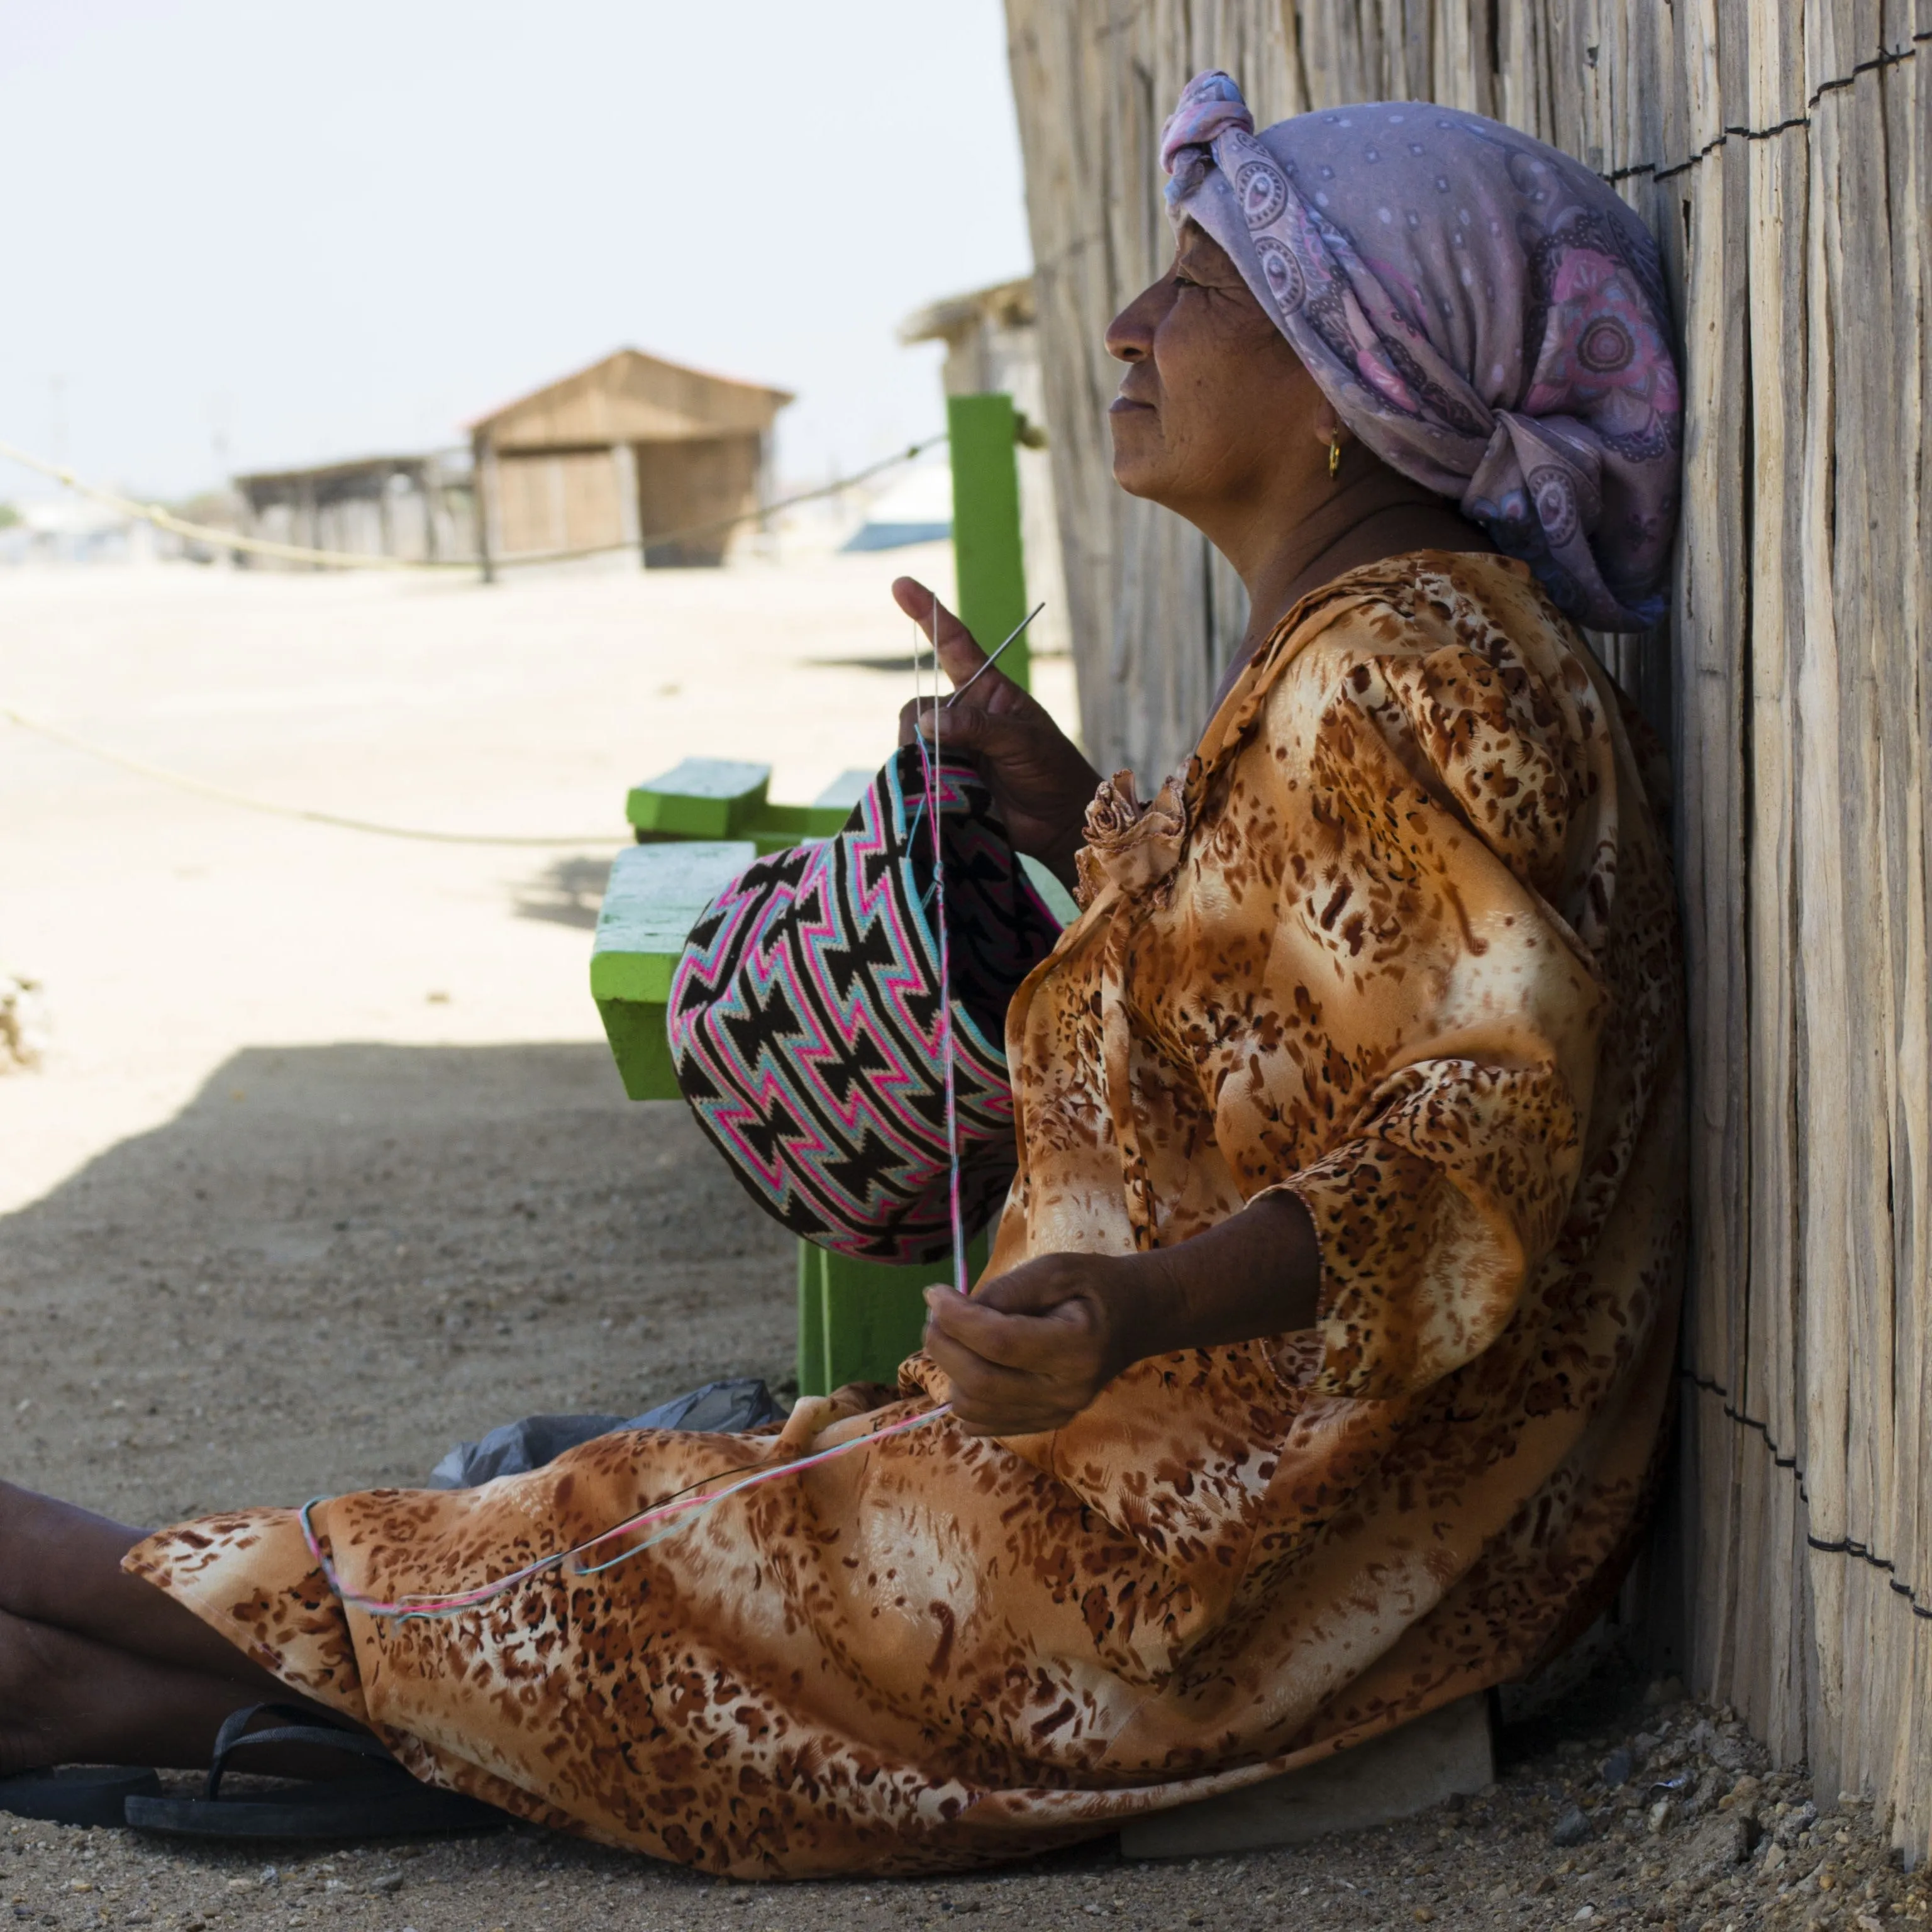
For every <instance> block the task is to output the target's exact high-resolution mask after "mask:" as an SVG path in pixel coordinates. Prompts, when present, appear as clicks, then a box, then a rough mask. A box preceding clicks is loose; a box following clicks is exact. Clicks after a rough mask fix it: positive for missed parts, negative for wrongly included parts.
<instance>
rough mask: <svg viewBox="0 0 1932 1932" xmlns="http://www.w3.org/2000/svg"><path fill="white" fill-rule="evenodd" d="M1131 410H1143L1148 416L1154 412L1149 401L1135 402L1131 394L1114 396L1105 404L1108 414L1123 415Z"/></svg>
mask: <svg viewBox="0 0 1932 1932" xmlns="http://www.w3.org/2000/svg"><path fill="white" fill-rule="evenodd" d="M1130 410H1146V411H1147V412H1148V414H1149V415H1150V416H1151V415H1152V414H1153V413H1154V405H1153V404H1151V403H1137V402H1136V401H1134V399H1133V397H1131V396H1116V397H1115V398H1114V400H1113V401H1112V402H1111V403H1109V404H1108V405H1107V413H1108V414H1109V416H1126V415H1127V413H1129V412H1130Z"/></svg>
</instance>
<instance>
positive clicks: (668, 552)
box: [637, 430, 766, 567]
mask: <svg viewBox="0 0 1932 1932" xmlns="http://www.w3.org/2000/svg"><path fill="white" fill-rule="evenodd" d="M765 445H766V438H765V437H763V435H761V434H760V433H759V432H757V431H755V430H753V431H741V432H739V434H735V435H731V436H708V437H691V438H688V439H686V440H683V441H680V442H676V443H639V444H638V445H637V520H638V523H639V526H640V529H642V531H643V538H644V546H645V547H644V560H645V562H646V563H648V564H650V565H654V566H660V565H661V566H673V567H674V566H678V565H687V564H715V563H721V562H723V561H724V553H725V552H726V551H727V550H728V549H729V548H730V545H731V542H732V540H733V537H734V536H735V535H736V534H737V532H735V531H732V530H728V529H723V530H704V529H698V528H697V526H700V525H703V524H704V523H709V522H710V521H711V520H712V518H714V517H737V516H742V515H743V514H745V512H746V511H748V510H754V509H756V508H757V506H758V485H759V483H760V480H761V479H762V478H763V472H764V460H765ZM686 529H695V530H696V532H697V533H696V534H695V535H692V536H691V537H689V538H685V540H684V541H682V542H679V543H670V544H665V543H653V542H652V541H651V538H653V537H655V536H669V535H674V534H675V533H676V532H678V531H679V530H686Z"/></svg>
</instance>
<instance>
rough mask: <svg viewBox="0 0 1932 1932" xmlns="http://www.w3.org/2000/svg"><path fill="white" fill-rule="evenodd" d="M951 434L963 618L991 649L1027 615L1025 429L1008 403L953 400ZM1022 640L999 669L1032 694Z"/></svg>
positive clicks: (1006, 399)
mask: <svg viewBox="0 0 1932 1932" xmlns="http://www.w3.org/2000/svg"><path fill="white" fill-rule="evenodd" d="M946 428H947V437H948V440H949V442H950V446H951V449H952V455H953V566H954V568H955V571H956V573H957V575H958V578H959V616H960V620H961V622H963V623H964V624H965V626H966V628H967V629H968V630H969V631H971V632H972V633H973V634H974V637H976V638H977V639H978V640H979V643H980V648H981V649H983V650H989V651H990V650H992V649H994V647H995V646H996V645H998V643H999V641H1000V640H1001V638H1002V637H1004V636H1005V635H1006V634H1007V632H1008V631H1010V630H1011V629H1012V628H1013V626H1014V625H1016V624H1017V623H1018V622H1019V621H1020V619H1022V617H1024V616H1025V615H1026V613H1027V595H1026V556H1025V550H1024V548H1023V547H1022V543H1021V539H1020V471H1019V460H1018V459H1017V457H1016V450H1017V449H1018V446H1019V421H1018V419H1017V418H1016V416H1015V415H1014V412H1013V398H1012V397H1010V396H1004V395H989V396H949V397H947V399H946ZM1030 664H1031V656H1030V654H1029V652H1028V649H1027V640H1026V639H1025V637H1020V638H1017V639H1016V640H1015V641H1014V642H1013V644H1012V645H1011V646H1010V647H1009V649H1008V650H1007V654H1006V655H1005V656H1004V657H1003V658H1001V660H1000V668H1001V670H1003V671H1004V672H1005V673H1007V676H1009V677H1010V678H1011V679H1013V682H1015V683H1016V684H1017V685H1020V686H1021V687H1022V689H1027V688H1031V679H1030V677H1029V676H1028V670H1029V667H1030Z"/></svg>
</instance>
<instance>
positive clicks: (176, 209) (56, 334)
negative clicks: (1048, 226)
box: [0, 0, 1028, 500]
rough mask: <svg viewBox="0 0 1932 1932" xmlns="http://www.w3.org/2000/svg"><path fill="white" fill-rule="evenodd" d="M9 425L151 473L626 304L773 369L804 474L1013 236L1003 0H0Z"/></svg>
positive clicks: (876, 433) (111, 477)
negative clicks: (914, 317)
mask: <svg viewBox="0 0 1932 1932" xmlns="http://www.w3.org/2000/svg"><path fill="white" fill-rule="evenodd" d="M0 197H4V199H0V236H4V237H5V253H4V257H0V260H4V263H5V269H4V272H0V286H4V288H5V306H4V308H0V440H6V441H8V442H11V443H17V444H18V445H20V446H23V447H24V448H27V449H33V450H35V451H37V452H43V453H46V454H48V455H60V456H64V457H65V460H67V461H68V463H71V465H72V466H74V468H75V469H77V471H79V472H81V473H83V474H84V475H89V476H92V477H94V478H100V479H102V480H105V481H113V482H117V483H123V484H128V485H130V486H132V487H136V488H137V489H139V490H144V491H146V492H148V493H163V492H166V493H184V492H186V491H187V490H191V489H193V488H195V487H199V486H200V485H202V484H205V483H207V482H208V481H211V480H212V479H213V478H214V476H215V475H217V472H218V469H219V467H220V464H219V463H218V460H217V446H218V444H220V443H225V446H226V451H227V466H229V468H232V469H250V468H259V467H267V466H279V465H284V464H296V463H305V462H309V461H314V460H323V459H326V458H331V457H336V456H346V455H356V454H359V453H362V452H368V451H373V450H376V449H396V448H401V449H416V448H422V447H427V446H434V445H437V444H439V443H443V442H446V441H448V440H452V439H453V438H454V437H455V435H456V434H457V431H458V425H459V424H460V422H462V421H463V419H466V418H467V417H469V416H472V415H476V414H480V413H482V412H483V411H484V410H486V409H487V408H488V407H490V406H491V405H492V404H495V403H497V402H499V401H504V400H506V399H507V398H510V397H511V396H514V395H519V394H520V393H522V392H524V391H525V390H527V389H532V388H535V387H536V386H538V384H540V383H544V382H546V381H547V380H550V379H551V378H552V377H556V376H559V375H562V374H565V372H567V371H569V370H571V369H572V368H576V367H578V366H580V365H582V364H583V363H585V362H589V361H592V359H595V358H596V357H598V356H601V355H603V354H604V353H606V352H607V351H608V350H611V349H613V348H616V347H618V346H619V345H620V344H633V345H634V346H635V347H639V348H642V349H647V350H653V351H655V352H657V353H661V354H663V355H666V356H670V357H673V358H674V359H678V360H680V361H686V362H693V363H695V364H697V365H700V366H702V367H707V368H715V369H718V370H720V371H723V372H724V373H726V374H734V375H742V376H746V377H752V378H754V379H756V380H762V381H766V382H769V383H775V384H778V385H779V386H783V387H785V388H787V389H795V390H796V391H797V392H798V393H799V401H798V402H797V403H796V404H794V405H793V407H792V408H791V409H790V410H787V412H786V413H785V414H784V416H782V417H781V419H780V467H781V471H782V472H783V473H784V475H786V476H787V478H798V477H800V476H805V477H815V476H817V475H823V474H825V473H826V471H827V469H828V467H829V466H830V465H832V464H834V463H836V464H838V465H841V466H852V465H853V464H856V463H859V462H861V461H863V460H865V459H866V458H869V457H871V456H872V455H875V454H877V453H879V452H881V451H883V449H888V448H889V447H890V446H892V444H893V443H895V442H896V441H899V440H904V439H906V438H909V437H913V436H914V435H916V434H920V433H921V432H922V431H926V430H929V429H930V428H933V427H935V426H936V425H937V424H938V422H939V421H940V420H941V401H940V397H939V389H938V375H937V353H936V350H935V349H934V348H932V347H926V348H925V349H922V350H903V349H901V348H899V347H898V346H897V344H896V342H895V337H894V330H895V326H896V325H897V323H898V322H899V320H901V318H902V317H904V315H906V314H907V313H908V312H909V311H911V310H913V309H914V308H917V307H919V305H922V303H924V302H928V301H930V300H931V299H933V298H934V297H935V296H942V295H947V294H950V293H955V292H956V291H959V290H964V289H968V288H972V287H977V286H978V285H980V284H983V283H986V282H990V281H997V280H999V279H1001V278H1004V277H1006V276H1009V275H1019V274H1023V273H1025V271H1026V269H1027V266H1028V248H1027V239H1026V224H1025V211H1024V208H1023V206H1022V198H1021V180H1020V166H1019V144H1018V139H1017V136H1016V133H1015V130H1014V125H1013V107H1012V101H1011V98H1010V92H1009V89H1008V83H1007V71H1006V50H1005V35H1004V23H1003V19H1002V11H1001V5H1000V0H944V4H941V0H820V4H819V5H816V6H812V7H802V6H799V5H797V4H796V0H685V4H682V5H679V4H674V0H543V4H541V5H533V4H531V0H521V4H518V5H503V4H499V0H460V4H459V0H330V4H329V5H328V6H326V7H317V6H314V5H307V4H302V5H298V4H296V0H0ZM47 488H48V486H46V485H43V484H39V483H38V482H37V481H35V479H34V478H32V477H31V475H29V474H28V472H25V471H23V470H22V469H20V468H19V467H17V466H14V465H11V464H9V463H6V462H5V461H4V460H0V497H8V496H10V497H13V498H14V499H17V500H18V499H27V498H30V497H33V496H40V495H43V494H45V493H47Z"/></svg>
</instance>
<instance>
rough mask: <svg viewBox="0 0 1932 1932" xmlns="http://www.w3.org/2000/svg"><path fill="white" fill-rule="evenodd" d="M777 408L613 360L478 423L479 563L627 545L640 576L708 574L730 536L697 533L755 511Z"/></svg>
mask: <svg viewBox="0 0 1932 1932" xmlns="http://www.w3.org/2000/svg"><path fill="white" fill-rule="evenodd" d="M791 400H792V398H791V396H790V394H789V393H788V392H787V391H785V390H783V389H766V388H764V387H763V386H760V384H757V383H740V382H735V381H733V380H730V378H729V377H723V376H710V375H706V374H704V373H703V371H700V370H697V369H685V368H680V367H679V365H677V364H676V363H675V362H662V361H660V360H659V359H658V358H657V357H656V356H646V355H645V354H643V353H642V352H641V351H640V350H635V349H620V350H618V351H617V353H616V354H615V355H614V356H606V357H605V358H604V360H603V361H602V362H595V363H592V365H591V366H590V367H589V368H587V369H581V370H579V371H577V374H575V375H574V376H566V377H564V378H563V379H562V381H560V382H556V383H550V384H549V385H547V386H546V387H544V388H543V389H538V390H537V391H535V392H534V393H533V394H532V395H527V396H525V397H523V398H521V399H520V401H516V402H514V403H509V404H505V406H504V407H502V408H501V409H499V410H493V411H492V412H491V413H490V414H489V415H488V416H481V417H479V418H478V419H477V420H476V421H475V422H473V423H472V424H471V425H469V428H470V435H471V446H472V452H473V455H474V466H475V474H476V476H477V478H478V488H479V493H480V499H481V503H482V505H483V517H484V525H483V526H484V532H485V533H486V535H487V540H488V543H489V547H490V555H491V556H493V557H496V558H500V559H510V558H514V557H517V556H532V555H542V554H545V553H551V552H556V551H571V550H591V549H598V548H603V547H611V548H615V547H618V546H619V545H622V544H640V545H641V546H642V547H643V556H644V561H645V562H646V563H647V564H650V565H683V564H715V563H721V562H723V561H724V553H725V550H726V549H727V547H728V546H729V544H730V541H731V540H732V538H733V535H735V534H736V532H735V531H733V530H731V529H723V528H715V527H707V526H712V525H714V524H715V523H718V522H719V521H720V520H724V519H728V518H730V517H736V516H740V515H742V514H744V513H745V512H746V511H751V510H754V509H756V508H757V506H758V505H759V503H760V501H762V500H763V496H762V491H763V484H764V481H765V478H766V472H767V471H768V470H769V466H770V461H771V438H772V422H773V421H774V420H775V418H776V417H777V415H778V411H779V410H781V409H783V408H784V406H785V405H786V404H787V403H789V402H790V401H791ZM741 527H742V526H741ZM660 539H661V540H660Z"/></svg>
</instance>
